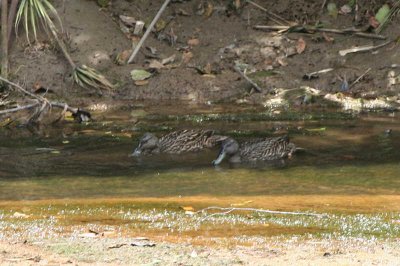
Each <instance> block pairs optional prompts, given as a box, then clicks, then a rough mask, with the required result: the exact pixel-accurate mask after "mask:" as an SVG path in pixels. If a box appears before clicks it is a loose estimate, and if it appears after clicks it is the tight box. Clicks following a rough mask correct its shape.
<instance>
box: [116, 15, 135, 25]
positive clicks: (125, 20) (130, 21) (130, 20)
mask: <svg viewBox="0 0 400 266" xmlns="http://www.w3.org/2000/svg"><path fill="white" fill-rule="evenodd" d="M119 19H120V20H121V21H122V22H123V23H124V24H125V25H127V26H131V27H132V26H134V25H135V23H136V19H134V18H133V17H128V16H124V15H120V16H119Z"/></svg>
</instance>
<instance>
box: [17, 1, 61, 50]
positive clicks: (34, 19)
mask: <svg viewBox="0 0 400 266" xmlns="http://www.w3.org/2000/svg"><path fill="white" fill-rule="evenodd" d="M49 13H51V14H52V15H54V17H55V18H56V19H57V21H58V23H59V24H60V27H61V29H62V22H61V19H60V16H59V15H58V13H57V10H56V9H55V8H54V7H53V5H52V4H51V3H50V2H49V1H47V0H22V1H21V3H20V6H19V8H18V12H17V15H16V18H15V29H16V31H18V27H19V24H20V22H21V21H23V25H24V29H25V34H26V39H27V41H28V43H30V38H29V35H30V30H32V31H33V36H34V39H35V41H36V40H37V28H38V26H39V24H38V23H40V24H41V25H42V27H43V29H44V30H45V31H46V33H49V31H48V29H50V28H51V27H55V25H54V22H53V20H52V19H51V18H50V16H49Z"/></svg>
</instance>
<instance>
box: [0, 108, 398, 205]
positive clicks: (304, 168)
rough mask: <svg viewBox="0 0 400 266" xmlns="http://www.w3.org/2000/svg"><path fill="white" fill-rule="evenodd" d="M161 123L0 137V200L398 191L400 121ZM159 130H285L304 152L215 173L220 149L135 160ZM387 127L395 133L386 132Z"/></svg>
mask: <svg viewBox="0 0 400 266" xmlns="http://www.w3.org/2000/svg"><path fill="white" fill-rule="evenodd" d="M238 116H239V118H240V114H238ZM320 116H321V115H320ZM116 117H118V116H116ZM121 117H122V118H125V117H124V116H121ZM155 117H157V116H156V115H154V114H152V115H151V116H150V118H149V119H148V120H146V118H144V119H142V120H141V121H140V123H138V124H137V125H135V128H134V129H132V127H131V126H130V125H126V124H124V122H123V121H121V120H118V119H117V118H115V119H116V120H114V121H111V122H109V123H107V126H104V125H103V127H102V126H100V124H99V123H100V122H99V123H97V124H96V123H92V124H89V125H75V124H71V125H66V126H63V127H58V128H53V129H52V130H51V131H50V132H47V133H46V134H45V136H43V135H41V136H37V135H35V134H36V133H32V132H28V131H26V130H24V129H22V128H20V129H13V130H9V129H1V130H0V199H3V200H6V199H39V198H91V197H104V196H110V197H111V196H112V197H115V196H116V197H119V196H121V197H126V196H128V197H143V196H149V197H160V196H180V195H181V196H184V195H187V196H193V195H211V196H213V195H215V196H218V195H220V196H226V195H232V196H235V195H290V194H296V195H308V194H365V193H367V194H396V193H398V192H400V182H399V179H398V175H399V174H398V173H400V164H399V161H400V152H399V151H400V134H398V133H397V132H400V126H399V125H400V123H398V122H399V121H398V119H397V118H393V117H390V118H389V117H387V118H386V117H385V115H384V114H383V115H382V114H381V115H379V114H375V115H369V116H368V117H359V118H355V117H353V118H352V119H348V118H346V119H345V120H340V119H327V120H313V119H311V120H293V121H288V120H285V121H276V120H274V121H271V120H268V119H267V118H265V120H263V117H262V116H257V119H255V120H256V121H253V120H252V119H250V118H249V117H251V116H250V115H246V116H241V117H242V118H243V117H244V118H246V119H239V118H238V119H236V120H235V119H225V120H213V119H210V120H206V121H203V122H201V123H197V122H193V121H192V120H190V119H187V118H185V119H186V120H179V119H178V120H179V123H177V122H176V120H174V119H170V120H166V121H163V122H157V123H155V120H156V118H155ZM160 117H163V116H160ZM160 117H159V118H160ZM185 117H186V116H185ZM229 117H231V116H229ZM160 119H161V118H160ZM237 121H241V122H240V123H239V122H237ZM155 125H158V126H159V129H160V128H161V129H170V128H174V129H177V128H193V127H199V128H211V129H215V130H217V132H222V133H224V134H229V135H231V136H233V137H235V138H237V139H238V140H239V141H246V140H249V139H251V138H258V137H269V136H276V135H279V134H282V133H283V132H284V131H289V133H290V136H291V140H292V141H293V142H294V143H296V144H297V145H298V146H300V147H302V148H304V151H303V152H299V153H298V154H296V155H295V156H294V158H292V159H290V160H279V161H276V162H268V163H256V164H244V165H243V164H242V165H230V164H229V163H227V162H224V163H223V164H222V165H221V166H219V167H217V168H216V167H213V166H212V165H211V161H212V160H213V159H215V156H216V154H217V149H216V150H210V151H205V152H201V153H195V154H193V153H189V154H184V155H165V154H161V155H156V156H151V157H149V156H145V157H139V158H132V157H129V156H128V155H129V154H130V153H131V152H132V149H133V147H134V146H135V145H136V144H137V140H138V138H139V137H140V135H141V134H142V133H143V132H144V131H146V130H147V129H148V128H149V127H150V126H152V127H155ZM388 128H391V129H392V132H391V134H387V133H385V130H386V129H388ZM160 134H162V133H160ZM129 135H132V137H130V136H129Z"/></svg>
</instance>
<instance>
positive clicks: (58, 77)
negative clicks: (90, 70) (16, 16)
mask: <svg viewBox="0 0 400 266" xmlns="http://www.w3.org/2000/svg"><path fill="white" fill-rule="evenodd" d="M230 2H232V1H172V3H171V4H170V6H169V7H168V8H167V10H166V11H165V12H164V14H163V16H162V17H161V20H160V21H161V22H160V25H166V26H165V28H164V29H163V30H162V31H160V32H158V33H153V34H151V35H150V37H149V38H148V39H147V41H146V42H145V45H144V46H145V47H151V48H152V49H156V50H157V51H158V53H157V55H153V57H154V56H155V57H158V58H159V59H158V60H159V61H161V60H162V59H165V58H168V57H170V56H172V55H175V62H174V63H172V64H169V65H166V67H165V68H164V69H156V70H154V69H153V70H152V71H153V72H154V75H153V76H152V77H151V78H150V79H149V80H148V84H146V85H143V86H137V85H135V83H134V82H133V81H132V79H131V77H130V72H131V71H132V70H133V69H148V66H149V64H148V62H149V60H150V59H151V58H149V57H150V55H151V53H150V51H149V50H147V49H145V48H144V49H142V51H141V53H139V55H138V56H137V58H136V59H135V62H136V63H134V64H129V65H117V64H116V63H115V58H116V56H117V55H118V54H120V53H122V52H124V51H125V56H126V54H129V51H127V50H129V49H130V48H131V47H132V43H137V42H138V40H139V38H138V37H135V36H133V35H132V34H130V33H128V34H124V33H123V32H122V30H121V26H120V25H121V21H120V18H119V16H120V15H125V16H129V17H132V18H134V19H137V20H142V21H144V22H146V23H149V21H151V20H152V18H153V17H154V15H155V14H156V13H157V11H158V9H159V8H160V6H161V5H162V3H163V1H162V0H156V1H145V0H142V1H134V2H133V1H127V0H116V1H111V3H110V5H109V6H108V7H106V8H100V7H99V6H98V5H97V4H96V1H79V0H69V1H57V2H55V3H54V4H55V5H56V7H57V9H58V11H59V12H60V15H61V17H62V20H63V23H64V28H65V32H66V34H65V36H66V37H67V39H68V40H69V41H68V43H69V51H70V52H71V56H72V58H73V59H74V60H75V62H76V63H78V65H79V64H85V65H89V66H92V67H95V68H96V69H98V70H99V71H101V72H102V73H103V74H104V75H105V76H106V77H108V78H109V80H111V81H112V82H113V83H115V84H117V85H118V86H117V89H116V90H115V91H114V92H111V93H109V92H106V91H103V92H102V93H101V94H103V97H99V94H100V93H99V91H96V90H91V89H83V88H81V87H78V86H76V85H74V84H73V83H72V80H71V76H70V73H71V69H70V67H69V66H68V65H67V63H66V60H65V59H64V58H63V57H62V55H61V53H58V52H57V51H56V49H55V46H53V45H52V44H49V42H48V38H47V37H46V36H42V37H41V38H39V40H40V41H39V42H37V43H36V44H34V45H33V46H31V47H28V46H27V41H26V39H25V38H24V34H23V32H22V29H21V30H20V36H19V38H18V40H17V42H15V43H14V45H13V47H12V49H11V60H10V61H11V77H12V78H13V80H19V81H21V82H22V81H24V82H25V83H26V85H27V87H28V88H31V89H32V90H33V88H34V86H35V84H36V86H37V85H40V86H42V87H44V88H49V89H51V90H52V91H54V95H52V96H49V97H54V98H57V99H64V100H66V101H69V102H72V103H75V102H78V103H81V104H83V105H87V104H88V102H100V101H107V100H110V99H114V100H115V99H118V100H131V101H133V102H134V101H135V100H151V101H159V100H184V101H191V102H197V103H213V102H220V101H226V102H235V101H240V102H249V103H262V102H264V100H265V99H267V98H268V97H269V96H270V94H271V92H272V91H273V89H275V88H298V87H300V86H310V87H313V88H317V89H320V90H322V91H323V92H324V93H327V92H340V91H341V88H343V81H341V79H346V80H347V82H348V84H352V82H354V81H355V80H356V79H357V78H358V77H360V76H361V75H362V74H363V73H365V72H366V70H367V69H369V68H371V70H370V71H369V72H368V73H367V74H366V75H365V76H363V77H362V78H361V79H360V81H359V82H357V83H356V84H355V85H354V86H352V87H351V89H350V90H349V91H348V93H350V94H351V95H353V96H357V97H365V98H376V97H379V96H382V95H384V96H393V97H395V98H396V97H397V96H398V95H397V94H398V85H393V86H390V87H388V78H387V76H388V72H389V70H390V69H389V68H386V67H387V66H389V65H391V64H394V63H396V62H397V61H398V59H399V48H398V45H396V43H393V44H389V45H387V46H385V47H382V48H380V49H377V50H375V51H373V52H366V53H353V54H349V55H346V56H339V54H338V51H339V50H342V49H348V48H352V47H354V46H361V45H378V44H381V43H383V42H384V41H383V40H375V39H368V38H360V37H356V36H354V35H340V34H332V33H326V34H322V33H318V32H317V33H314V34H303V33H289V34H286V35H277V34H276V33H275V32H265V31H259V30H255V29H253V27H252V26H254V25H276V24H277V23H275V22H274V21H272V20H271V19H270V18H271V16H266V13H265V12H264V11H262V10H260V9H259V8H256V7H255V6H253V5H250V4H246V5H244V4H243V3H242V6H241V7H240V8H239V9H238V10H236V9H235V8H234V7H233V6H232V4H230ZM242 2H243V1H242ZM336 2H337V6H338V7H341V6H342V5H344V4H346V3H347V1H336ZM385 2H387V1H383V0H381V1H373V2H371V1H359V6H360V9H359V11H358V14H359V21H358V22H357V23H355V22H354V21H353V20H354V14H353V13H350V14H347V15H341V14H339V16H338V18H336V19H335V18H333V17H331V16H329V15H328V14H327V11H326V10H323V12H321V7H320V5H321V3H320V1H311V0H308V1H279V3H278V4H276V3H275V1H262V5H263V6H264V7H265V8H267V9H268V10H269V11H270V12H273V13H274V14H277V15H279V16H281V17H283V18H284V19H285V20H287V21H291V22H295V23H299V24H307V25H314V24H315V23H316V22H317V21H320V23H323V25H324V27H327V28H337V29H343V28H349V27H352V26H354V25H355V24H357V25H356V26H358V27H364V26H368V17H369V15H370V14H375V13H376V11H377V10H378V9H379V7H380V6H381V5H382V4H384V3H385ZM199 7H202V8H199ZM209 7H210V8H211V9H210V8H209ZM204 10H205V11H204ZM209 10H213V12H212V13H211V12H208V11H209ZM202 11H203V13H202ZM210 13H211V14H210ZM182 14H183V15H182ZM397 22H398V18H395V19H394V20H393V21H392V22H391V23H389V25H388V26H387V27H386V29H385V30H384V31H383V32H382V34H383V35H385V36H387V37H388V39H395V38H397V36H399V34H400V29H399V28H398V27H396V26H395V25H397ZM156 28H157V27H156ZM168 34H172V35H175V36H176V38H177V39H176V41H175V42H174V43H173V45H171V43H170V42H168V41H166V40H162V37H163V36H167V35H168ZM303 41H304V42H303ZM302 43H303V44H304V43H305V49H304V51H302V50H303V48H304V47H303V48H299V46H302ZM297 49H300V50H299V51H298V50H297ZM189 55H191V56H192V57H191V59H190V60H189V58H190V56H189ZM237 64H247V65H246V68H247V73H251V72H256V73H258V74H254V76H253V79H254V80H255V81H256V82H257V83H258V84H259V85H260V87H261V88H262V91H261V93H254V90H251V89H250V88H251V87H250V86H249V84H248V83H247V82H246V81H245V80H244V79H243V78H241V76H240V75H239V74H238V73H237V72H236V71H235V70H234V66H235V65H237ZM196 68H197V70H196ZM326 68H333V69H334V70H333V71H331V72H329V73H326V74H320V75H319V78H317V79H312V80H303V76H304V74H306V73H310V72H314V71H319V70H323V69H326ZM199 70H203V71H202V73H199ZM200 72H201V71H200ZM250 75H251V74H250ZM145 83H146V82H145ZM92 96H94V97H92ZM395 100H397V98H396V99H395Z"/></svg>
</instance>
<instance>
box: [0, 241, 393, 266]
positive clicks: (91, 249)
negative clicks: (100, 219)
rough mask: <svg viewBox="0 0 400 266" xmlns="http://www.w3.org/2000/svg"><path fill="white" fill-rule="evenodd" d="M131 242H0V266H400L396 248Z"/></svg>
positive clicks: (356, 243) (387, 245)
mask: <svg viewBox="0 0 400 266" xmlns="http://www.w3.org/2000/svg"><path fill="white" fill-rule="evenodd" d="M135 242H137V241H135V240H134V239H121V238H119V239H106V238H96V239H74V240H66V239H60V240H57V241H52V242H35V243H29V242H28V243H15V242H14V243H7V242H0V263H1V265H94V264H95V265H400V262H399V260H398V258H399V256H400V249H399V244H398V243H394V242H392V243H384V242H374V241H371V242H370V243H365V242H359V241H357V240H344V241H343V240H342V241H334V240H333V241H326V240H324V241H298V240H295V239H294V240H288V241H286V242H284V241H282V242H279V243H277V242H272V241H271V243H268V244H262V245H255V246H253V247H237V246H236V247H230V248H226V247H222V248H221V247H218V248H213V247H207V246H198V245H196V246H194V245H191V244H188V243H182V242H181V243H179V244H174V243H167V242H159V243H156V245H155V246H154V247H138V246H131V245H130V244H129V243H135Z"/></svg>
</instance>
